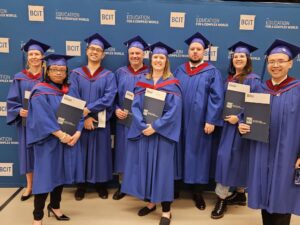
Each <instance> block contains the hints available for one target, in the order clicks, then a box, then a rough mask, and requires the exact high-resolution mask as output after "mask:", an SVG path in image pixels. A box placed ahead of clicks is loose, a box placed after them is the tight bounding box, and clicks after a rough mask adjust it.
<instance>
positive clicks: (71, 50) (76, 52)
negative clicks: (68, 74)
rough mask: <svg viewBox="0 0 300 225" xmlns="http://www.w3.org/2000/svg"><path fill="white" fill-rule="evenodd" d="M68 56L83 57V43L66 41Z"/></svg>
mask: <svg viewBox="0 0 300 225" xmlns="http://www.w3.org/2000/svg"><path fill="white" fill-rule="evenodd" d="M66 55H70V56H81V42H80V41H66Z"/></svg>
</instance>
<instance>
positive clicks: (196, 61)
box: [189, 59, 202, 64]
mask: <svg viewBox="0 0 300 225" xmlns="http://www.w3.org/2000/svg"><path fill="white" fill-rule="evenodd" d="M189 60H190V62H191V63H193V64H198V63H200V62H201V61H202V59H198V60H193V59H189Z"/></svg>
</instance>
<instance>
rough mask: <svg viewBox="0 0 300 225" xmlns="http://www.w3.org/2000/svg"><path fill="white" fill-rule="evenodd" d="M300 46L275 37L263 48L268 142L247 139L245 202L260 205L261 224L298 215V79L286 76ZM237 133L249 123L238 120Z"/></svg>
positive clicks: (275, 224)
mask: <svg viewBox="0 0 300 225" xmlns="http://www.w3.org/2000/svg"><path fill="white" fill-rule="evenodd" d="M299 53H300V47H299V46H296V45H293V44H291V43H289V42H286V41H283V40H278V39H277V40H275V41H274V42H273V43H272V44H271V46H270V47H269V48H268V49H267V51H266V52H265V55H266V56H267V59H266V60H267V61H266V63H267V70H268V73H269V74H270V79H269V80H267V81H266V82H265V83H264V84H263V85H262V90H261V92H264V93H268V94H270V95H271V101H270V102H271V103H270V104H271V113H270V128H269V143H263V142H258V141H251V143H250V150H249V152H250V157H249V158H250V161H249V179H248V205H249V207H250V208H253V209H261V215H262V221H263V224H264V225H289V224H290V220H291V214H296V215H300V186H299V185H296V184H295V182H294V177H295V168H299V166H300V155H299V153H300V150H299V149H300V139H299V138H298V134H299V132H300V118H299V113H300V81H299V80H298V79H296V78H294V77H292V76H290V70H291V69H292V67H293V59H294V58H295V57H296V56H297V55H298V54H299ZM239 131H240V133H241V134H246V133H248V132H251V127H250V126H249V125H247V124H244V123H241V124H240V125H239Z"/></svg>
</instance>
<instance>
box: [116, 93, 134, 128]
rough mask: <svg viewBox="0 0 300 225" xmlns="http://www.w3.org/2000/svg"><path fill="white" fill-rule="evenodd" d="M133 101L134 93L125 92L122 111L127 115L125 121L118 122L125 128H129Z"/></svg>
mask: <svg viewBox="0 0 300 225" xmlns="http://www.w3.org/2000/svg"><path fill="white" fill-rule="evenodd" d="M133 99H134V93H132V92H130V91H126V93H125V98H124V104H123V110H124V111H127V112H128V115H127V117H126V119H124V120H120V119H119V120H118V122H119V123H121V124H123V125H124V126H126V127H130V125H131V122H132V111H131V105H132V102H133Z"/></svg>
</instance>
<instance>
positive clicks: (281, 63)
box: [268, 60, 290, 66]
mask: <svg viewBox="0 0 300 225" xmlns="http://www.w3.org/2000/svg"><path fill="white" fill-rule="evenodd" d="M289 61H290V60H286V61H285V60H278V61H273V60H272V61H268V65H270V66H275V65H276V64H277V65H278V66H281V65H283V64H285V63H287V62H289Z"/></svg>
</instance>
